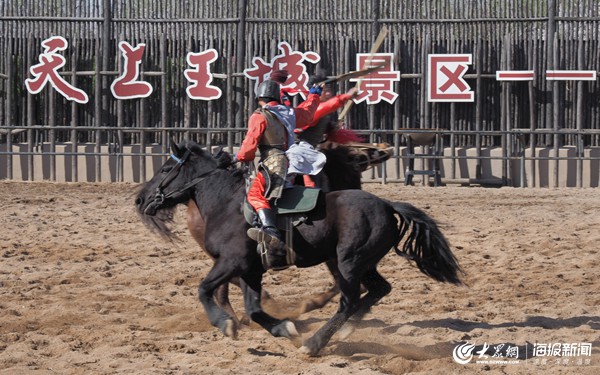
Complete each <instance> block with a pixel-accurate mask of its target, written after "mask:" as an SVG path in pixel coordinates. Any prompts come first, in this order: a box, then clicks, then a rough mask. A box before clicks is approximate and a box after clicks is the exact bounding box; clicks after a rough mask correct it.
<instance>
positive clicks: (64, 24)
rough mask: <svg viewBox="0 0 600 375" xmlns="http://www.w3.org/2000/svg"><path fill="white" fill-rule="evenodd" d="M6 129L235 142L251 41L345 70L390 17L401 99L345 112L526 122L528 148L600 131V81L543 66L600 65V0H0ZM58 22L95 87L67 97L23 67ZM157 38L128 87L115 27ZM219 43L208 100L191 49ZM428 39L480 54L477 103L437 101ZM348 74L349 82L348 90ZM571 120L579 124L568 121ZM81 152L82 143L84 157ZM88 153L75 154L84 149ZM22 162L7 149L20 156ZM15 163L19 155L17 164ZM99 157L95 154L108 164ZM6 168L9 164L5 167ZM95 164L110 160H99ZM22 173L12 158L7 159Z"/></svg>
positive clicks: (378, 126)
mask: <svg viewBox="0 0 600 375" xmlns="http://www.w3.org/2000/svg"><path fill="white" fill-rule="evenodd" d="M0 22H1V34H0V51H1V52H2V53H1V54H0V131H2V134H3V137H2V139H1V140H0V142H1V143H7V144H8V146H9V147H7V150H9V151H8V152H7V153H6V154H7V155H8V157H10V156H11V153H12V152H11V150H12V149H11V147H10V146H11V145H12V144H26V145H27V148H26V152H27V153H30V154H34V153H36V152H37V151H36V150H37V148H39V147H40V145H49V151H48V152H49V153H50V154H52V153H54V152H55V149H56V148H55V145H56V144H57V143H65V142H67V143H70V144H71V145H73V149H74V150H77V147H76V146H77V145H79V144H93V145H95V148H94V153H95V154H96V156H97V159H98V163H99V155H101V154H102V152H103V151H102V150H103V148H102V147H104V146H108V148H107V149H108V150H109V152H114V153H119V152H121V151H122V148H123V147H124V146H127V145H140V146H141V149H142V150H144V149H145V145H149V144H159V145H162V147H163V152H166V147H167V144H168V139H169V138H170V137H171V136H174V137H175V138H176V139H181V138H190V139H194V140H196V141H198V142H200V143H202V144H206V145H216V144H223V145H228V146H230V147H233V146H235V145H236V144H239V142H240V141H241V137H242V135H243V129H244V127H245V124H246V120H247V118H248V116H249V114H251V112H252V110H253V109H254V93H253V82H251V81H250V80H248V79H247V78H245V77H244V76H243V74H242V71H243V70H244V69H245V68H248V67H250V66H251V59H252V58H253V57H255V56H258V57H262V58H264V59H265V60H269V59H270V58H272V57H273V56H275V55H276V54H277V53H278V52H279V51H278V49H277V44H278V42H280V41H287V42H289V43H290V44H291V45H292V47H293V48H294V49H297V50H300V51H315V52H317V53H319V55H320V56H321V58H322V59H321V61H320V62H319V63H318V64H317V65H316V66H308V69H309V72H314V71H315V69H317V68H319V69H324V70H326V71H327V72H328V74H330V75H337V74H341V73H344V72H348V71H351V70H354V69H356V66H355V64H356V62H355V55H356V54H357V53H365V52H368V51H369V49H370V47H371V44H372V42H373V39H374V38H375V37H376V36H377V34H378V32H379V30H380V29H381V27H383V26H385V27H387V28H388V29H389V30H390V34H389V36H388V37H387V38H386V40H385V41H384V44H383V46H382V47H381V51H382V52H390V53H393V55H394V58H395V68H396V70H399V71H400V72H401V80H400V82H397V83H395V86H394V91H395V92H397V93H399V94H400V97H399V98H398V99H397V100H396V101H395V102H394V104H388V103H380V104H376V105H369V106H367V105H366V104H364V103H363V104H359V105H356V106H355V107H354V108H353V109H352V111H351V113H350V114H349V116H348V118H347V124H348V126H350V127H352V128H354V129H359V130H362V131H364V133H365V134H367V135H368V136H369V137H370V140H371V141H374V142H375V141H377V142H380V141H383V142H388V143H391V144H393V145H394V146H395V147H396V149H398V148H399V147H400V146H401V145H402V144H403V142H404V141H403V139H402V137H401V134H402V129H406V128H434V129H439V130H444V131H446V133H447V134H448V136H447V137H445V138H444V142H445V145H446V146H447V147H475V148H477V149H481V148H482V147H493V146H497V147H502V148H503V150H505V151H506V152H508V148H509V143H510V140H509V138H508V134H509V132H510V131H511V130H513V129H520V130H521V131H524V130H525V131H524V137H521V142H522V143H524V144H525V145H528V146H529V147H530V148H532V149H533V148H535V147H552V148H555V150H556V151H557V155H558V148H560V147H563V146H568V145H573V146H576V147H584V148H585V147H597V146H600V133H599V132H598V131H599V129H600V84H599V83H598V81H585V82H584V81H566V82H565V81H548V80H545V78H544V73H545V71H546V70H553V69H562V70H576V69H579V70H596V71H598V70H600V3H598V1H597V0H575V1H573V0H481V1H471V0H431V1H421V0H405V1H389V0H314V1H310V6H309V2H303V1H279V0H260V1H259V0H228V1H222V2H214V1H206V0H195V1H187V0H152V1H150V0H86V1H78V0H47V1H25V0H4V1H2V2H1V3H0ZM52 35H60V36H63V37H64V38H66V39H67V40H68V42H69V48H68V50H67V51H65V53H64V56H65V57H66V58H67V64H66V65H65V66H64V67H63V68H62V71H61V72H62V74H63V75H64V76H65V77H66V78H67V79H68V80H69V81H70V82H71V83H72V84H74V85H75V86H77V87H79V88H81V89H83V90H84V91H85V92H87V93H88V95H89V96H90V101H89V102H88V103H87V104H84V105H82V104H77V103H75V102H69V101H67V100H65V99H64V98H63V97H62V96H60V95H58V94H57V93H56V92H54V91H53V90H51V89H48V88H46V89H44V91H43V92H41V93H39V94H37V95H32V94H29V93H28V92H27V91H26V90H25V86H24V81H25V79H26V78H28V77H30V76H31V75H30V73H29V71H28V69H29V67H31V66H32V65H33V64H35V63H36V62H37V59H38V55H39V54H40V53H41V51H42V48H41V44H40V43H41V41H43V40H44V39H46V38H48V37H49V36H52ZM119 41H128V42H130V43H131V44H132V45H135V44H137V43H145V44H146V52H145V54H144V60H143V65H142V74H143V78H144V79H145V80H146V81H148V82H150V83H151V84H152V85H153V86H154V88H155V90H154V93H153V94H152V95H151V96H150V97H148V98H144V99H136V100H117V99H115V98H113V97H112V95H111V93H110V90H109V86H110V83H111V82H112V81H113V80H114V79H115V78H116V77H117V76H118V75H119V74H120V73H119V72H121V71H122V66H120V65H121V64H122V61H121V58H120V54H119V53H118V46H117V43H118V42H119ZM208 48H215V49H216V50H217V51H218V52H219V58H218V60H217V61H215V62H214V63H213V64H212V65H211V70H212V71H213V72H214V73H217V74H216V76H217V79H216V82H215V84H216V85H217V86H219V87H220V88H221V90H222V91H223V96H222V97H221V98H220V99H218V100H213V101H208V102H206V101H196V100H192V99H190V98H189V97H188V96H187V95H186V91H185V88H186V87H187V85H188V82H187V81H186V80H185V77H184V74H183V71H184V70H185V69H187V68H188V66H187V63H186V61H185V57H186V54H187V53H188V52H197V51H203V50H206V49H208ZM430 53H469V54H473V64H472V66H471V67H470V69H469V72H468V74H467V76H466V78H467V81H468V82H469V84H470V85H471V87H472V88H473V90H474V92H475V102H474V103H428V102H427V100H426V89H425V87H426V86H425V84H426V79H424V78H425V77H424V76H425V74H424V72H425V67H426V57H427V55H428V54H430ZM509 69H514V70H534V71H535V73H536V75H535V79H534V81H530V82H510V83H509V82H504V83H501V82H498V81H497V80H496V78H495V72H496V71H497V70H509ZM349 87H350V83H348V82H346V83H343V84H340V85H339V87H338V90H339V91H345V90H347V89H349ZM563 129H568V130H573V131H569V132H563V131H562V130H563ZM75 160H76V159H75ZM75 163H76V162H75ZM8 164H10V163H8ZM8 168H10V166H9V167H8ZM99 169H100V168H97V170H99ZM9 172H10V171H9ZM97 173H99V172H97ZM8 176H9V178H10V173H8Z"/></svg>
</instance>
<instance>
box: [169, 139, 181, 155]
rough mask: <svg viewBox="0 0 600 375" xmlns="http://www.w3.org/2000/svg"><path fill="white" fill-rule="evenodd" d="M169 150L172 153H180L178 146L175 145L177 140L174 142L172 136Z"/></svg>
mask: <svg viewBox="0 0 600 375" xmlns="http://www.w3.org/2000/svg"><path fill="white" fill-rule="evenodd" d="M171 152H172V153H173V154H174V155H179V154H180V153H181V150H180V149H179V146H177V142H175V140H174V139H173V138H171Z"/></svg>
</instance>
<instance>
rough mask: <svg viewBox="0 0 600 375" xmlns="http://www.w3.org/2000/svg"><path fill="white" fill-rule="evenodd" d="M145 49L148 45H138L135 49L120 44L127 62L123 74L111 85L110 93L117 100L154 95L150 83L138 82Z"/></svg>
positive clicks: (123, 43) (124, 43) (124, 64)
mask: <svg viewBox="0 0 600 375" xmlns="http://www.w3.org/2000/svg"><path fill="white" fill-rule="evenodd" d="M145 48H146V45H145V44H143V43H141V44H138V45H137V46H136V47H135V48H133V47H132V46H131V45H130V44H129V43H127V42H120V43H119V49H120V50H121V52H122V53H123V58H124V59H125V62H124V63H123V66H124V72H123V74H122V75H121V76H120V77H119V78H117V79H116V80H115V81H114V82H113V83H112V85H110V91H112V94H113V95H114V97H115V98H117V99H135V98H145V97H147V96H150V94H152V90H153V88H152V85H150V84H149V83H148V82H144V81H137V79H138V77H139V76H140V64H141V63H142V56H143V55H144V49H145Z"/></svg>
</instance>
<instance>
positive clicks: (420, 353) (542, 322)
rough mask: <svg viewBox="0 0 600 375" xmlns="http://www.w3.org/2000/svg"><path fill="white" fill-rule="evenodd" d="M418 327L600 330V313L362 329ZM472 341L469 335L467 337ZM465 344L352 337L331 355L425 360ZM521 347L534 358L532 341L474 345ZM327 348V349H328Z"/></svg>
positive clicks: (376, 324) (364, 324) (371, 322)
mask: <svg viewBox="0 0 600 375" xmlns="http://www.w3.org/2000/svg"><path fill="white" fill-rule="evenodd" d="M321 321H322V319H319V318H307V319H304V320H301V321H296V323H298V325H297V328H299V331H301V332H302V333H307V332H308V331H309V326H311V325H313V324H316V323H320V322H321ZM407 325H408V326H415V327H419V328H448V329H451V330H454V331H459V332H471V331H473V330H475V329H484V330H490V329H495V328H511V327H513V328H543V329H561V328H576V327H580V326H583V325H588V326H589V327H590V328H591V329H593V330H600V316H577V317H571V318H566V319H557V318H549V317H545V316H531V317H528V318H527V319H526V320H525V321H522V322H504V323H498V324H490V323H485V322H470V321H466V320H462V319H454V318H448V319H437V320H421V321H414V322H409V323H405V324H396V325H391V326H390V325H389V324H387V323H386V322H384V321H383V320H380V319H365V320H363V321H361V323H360V325H359V329H365V328H366V329H379V330H381V332H382V333H385V334H393V333H396V332H397V331H398V330H399V329H400V328H401V327H403V326H407ZM465 340H468V337H467V338H465ZM461 343H464V341H449V342H440V343H437V344H434V345H427V346H424V347H419V346H416V345H410V344H394V345H386V344H383V343H381V342H366V341H350V340H340V341H337V340H334V341H332V345H331V347H330V348H329V349H328V351H329V353H328V354H333V355H339V356H342V357H347V358H350V357H351V358H352V360H356V361H359V360H361V359H362V360H364V359H368V358H370V357H372V356H374V355H376V356H379V355H387V354H393V355H398V356H401V357H403V358H405V359H409V360H415V361H424V360H429V359H435V358H448V357H449V356H450V357H451V356H452V351H453V350H454V348H455V347H456V346H457V345H459V344H461ZM593 344H594V346H598V345H600V342H594V343H593ZM502 346H504V347H508V346H510V347H513V348H518V356H517V357H515V358H514V359H519V360H525V359H528V358H532V357H533V350H534V345H533V344H532V343H530V342H526V343H519V344H517V343H510V342H498V343H485V344H483V345H477V346H475V348H474V352H475V353H480V352H484V353H485V354H487V355H489V356H492V355H493V351H494V350H495V348H499V347H502ZM326 350H327V349H326Z"/></svg>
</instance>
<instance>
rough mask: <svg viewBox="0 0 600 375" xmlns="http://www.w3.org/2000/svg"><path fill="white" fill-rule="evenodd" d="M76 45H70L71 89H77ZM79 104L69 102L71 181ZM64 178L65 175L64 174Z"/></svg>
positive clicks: (73, 169) (75, 171)
mask: <svg viewBox="0 0 600 375" xmlns="http://www.w3.org/2000/svg"><path fill="white" fill-rule="evenodd" d="M78 47H79V44H78V43H74V44H73V45H72V47H71V48H72V49H73V51H72V54H71V74H72V75H71V84H72V85H73V87H77V61H78V59H77V58H78V56H79V55H78ZM78 105H79V103H77V102H75V101H72V102H71V148H72V152H73V155H72V156H71V181H73V182H77V181H78V174H77V155H75V153H77V126H78V125H79V119H78V118H77V107H78ZM65 178H66V174H65Z"/></svg>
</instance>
